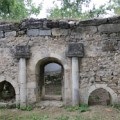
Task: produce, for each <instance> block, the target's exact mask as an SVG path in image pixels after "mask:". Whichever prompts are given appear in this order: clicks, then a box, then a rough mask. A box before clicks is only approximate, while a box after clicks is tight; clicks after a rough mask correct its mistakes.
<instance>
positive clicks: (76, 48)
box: [67, 43, 84, 106]
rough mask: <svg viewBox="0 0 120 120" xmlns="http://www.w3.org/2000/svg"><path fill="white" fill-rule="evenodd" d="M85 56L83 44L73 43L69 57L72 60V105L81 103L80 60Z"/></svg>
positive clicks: (69, 47) (69, 50)
mask: <svg viewBox="0 0 120 120" xmlns="http://www.w3.org/2000/svg"><path fill="white" fill-rule="evenodd" d="M83 55H84V49H83V44H81V43H71V44H69V46H68V52H67V57H70V58H72V76H71V77H72V85H71V87H72V91H71V92H72V100H71V101H72V105H73V106H76V105H79V103H80V93H79V86H80V83H79V58H82V57H83Z"/></svg>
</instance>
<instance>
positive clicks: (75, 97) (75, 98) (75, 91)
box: [72, 57, 80, 106]
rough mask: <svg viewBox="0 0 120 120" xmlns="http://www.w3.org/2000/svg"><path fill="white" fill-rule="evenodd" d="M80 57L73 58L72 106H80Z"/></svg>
mask: <svg viewBox="0 0 120 120" xmlns="http://www.w3.org/2000/svg"><path fill="white" fill-rule="evenodd" d="M78 62H79V61H78V57H72V105H73V106H75V105H78V104H79V101H80V95H79V64H78Z"/></svg>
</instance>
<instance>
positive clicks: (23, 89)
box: [18, 58, 27, 106]
mask: <svg viewBox="0 0 120 120" xmlns="http://www.w3.org/2000/svg"><path fill="white" fill-rule="evenodd" d="M18 79H19V85H20V106H26V103H27V99H26V98H27V97H26V96H27V85H26V59H25V58H20V59H19V78H18Z"/></svg>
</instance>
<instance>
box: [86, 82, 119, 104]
mask: <svg viewBox="0 0 120 120" xmlns="http://www.w3.org/2000/svg"><path fill="white" fill-rule="evenodd" d="M100 88H103V89H104V90H106V91H107V92H108V93H109V94H110V97H111V104H115V103H117V102H118V97H117V94H116V93H115V92H114V91H113V90H112V89H111V88H110V87H108V86H107V84H95V85H92V86H90V88H89V89H88V96H87V104H88V100H89V96H90V94H91V93H92V92H93V91H95V90H96V89H100Z"/></svg>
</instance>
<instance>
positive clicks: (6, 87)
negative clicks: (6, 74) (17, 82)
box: [0, 81, 15, 102]
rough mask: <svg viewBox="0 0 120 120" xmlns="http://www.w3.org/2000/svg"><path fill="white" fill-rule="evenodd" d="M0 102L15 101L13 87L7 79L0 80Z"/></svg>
mask: <svg viewBox="0 0 120 120" xmlns="http://www.w3.org/2000/svg"><path fill="white" fill-rule="evenodd" d="M0 102H15V89H14V88H13V86H12V85H11V83H9V82H7V81H2V82H0Z"/></svg>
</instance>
